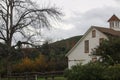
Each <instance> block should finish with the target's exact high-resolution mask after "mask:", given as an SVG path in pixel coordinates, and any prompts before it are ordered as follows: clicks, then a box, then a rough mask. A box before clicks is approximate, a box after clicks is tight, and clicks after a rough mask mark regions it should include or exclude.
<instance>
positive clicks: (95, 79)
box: [65, 62, 120, 80]
mask: <svg viewBox="0 0 120 80" xmlns="http://www.w3.org/2000/svg"><path fill="white" fill-rule="evenodd" d="M65 77H66V78H67V80H120V64H117V65H112V66H111V65H109V66H106V65H104V64H101V63H99V62H96V63H88V64H85V65H81V64H80V65H76V66H73V67H72V68H71V69H67V70H66V71H65Z"/></svg>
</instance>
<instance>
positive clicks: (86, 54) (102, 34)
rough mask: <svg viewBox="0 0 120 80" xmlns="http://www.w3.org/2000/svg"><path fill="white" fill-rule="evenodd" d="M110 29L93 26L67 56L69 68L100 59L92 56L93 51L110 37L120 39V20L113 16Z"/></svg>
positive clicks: (110, 20)
mask: <svg viewBox="0 0 120 80" xmlns="http://www.w3.org/2000/svg"><path fill="white" fill-rule="evenodd" d="M108 22H109V26H110V28H104V27H98V26H91V27H90V28H89V29H88V30H87V32H86V33H85V34H84V36H83V37H82V38H81V39H80V40H79V41H78V42H77V44H76V45H75V46H74V47H73V48H72V49H71V50H70V51H69V52H68V53H67V54H66V56H67V58H68V68H71V66H73V65H77V64H79V63H82V64H86V63H88V62H90V61H94V60H96V59H97V58H98V57H96V56H91V52H92V49H94V48H96V47H97V46H99V45H100V43H101V41H102V40H104V39H108V35H111V36H119V37H120V19H119V18H118V17H117V16H115V15H113V16H112V17H111V18H110V19H109V20H108Z"/></svg>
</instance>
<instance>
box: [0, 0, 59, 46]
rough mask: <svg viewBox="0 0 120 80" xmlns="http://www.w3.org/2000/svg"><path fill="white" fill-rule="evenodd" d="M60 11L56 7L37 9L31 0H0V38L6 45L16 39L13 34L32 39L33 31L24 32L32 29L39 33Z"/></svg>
mask: <svg viewBox="0 0 120 80" xmlns="http://www.w3.org/2000/svg"><path fill="white" fill-rule="evenodd" d="M60 15H61V13H60V12H59V11H58V9H57V8H55V7H52V8H42V9H39V8H38V6H37V5H35V3H33V2H32V1H31V0H1V1H0V39H1V40H3V41H4V42H5V44H7V45H8V46H11V45H12V41H13V40H16V36H15V34H18V33H20V34H21V35H22V36H23V37H26V38H27V39H26V41H29V40H31V39H32V37H33V36H35V35H36V34H35V33H29V36H28V33H26V31H28V32H29V31H30V30H31V29H34V31H37V35H38V34H39V32H40V31H39V30H40V29H41V28H42V27H47V28H49V27H50V26H51V25H50V20H51V19H53V18H54V19H58V18H59V16H60Z"/></svg>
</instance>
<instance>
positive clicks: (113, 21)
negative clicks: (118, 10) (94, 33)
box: [108, 15, 120, 31]
mask: <svg viewBox="0 0 120 80" xmlns="http://www.w3.org/2000/svg"><path fill="white" fill-rule="evenodd" d="M108 22H109V27H110V28H111V29H114V30H119V31H120V19H119V18H118V17H117V16H116V15H113V16H112V17H111V18H110V19H109V20H108Z"/></svg>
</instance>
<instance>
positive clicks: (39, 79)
mask: <svg viewBox="0 0 120 80" xmlns="http://www.w3.org/2000/svg"><path fill="white" fill-rule="evenodd" d="M2 80H8V79H7V78H4V79H2ZM10 80H16V79H14V78H11V79H10ZM18 80H23V79H22V78H21V79H18ZM37 80H45V78H38V79H37ZM48 80H52V78H50V77H49V78H48ZM54 80H67V79H66V78H64V77H55V78H54Z"/></svg>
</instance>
